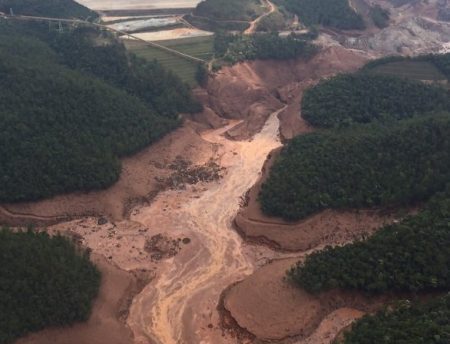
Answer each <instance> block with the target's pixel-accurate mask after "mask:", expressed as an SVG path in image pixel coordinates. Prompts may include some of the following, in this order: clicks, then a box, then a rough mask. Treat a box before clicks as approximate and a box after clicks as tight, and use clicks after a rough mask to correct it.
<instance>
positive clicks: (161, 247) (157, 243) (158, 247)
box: [144, 234, 181, 261]
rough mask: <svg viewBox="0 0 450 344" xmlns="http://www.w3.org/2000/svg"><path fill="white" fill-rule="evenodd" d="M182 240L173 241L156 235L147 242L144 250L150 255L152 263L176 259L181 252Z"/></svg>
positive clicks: (161, 235)
mask: <svg viewBox="0 0 450 344" xmlns="http://www.w3.org/2000/svg"><path fill="white" fill-rule="evenodd" d="M180 242H181V239H178V240H175V239H171V238H169V237H167V236H164V235H163V234H156V235H154V236H152V237H151V238H150V239H147V241H146V242H145V246H144V250H145V251H146V252H148V253H149V254H150V257H151V259H152V261H159V260H161V259H166V258H171V257H174V256H176V255H177V254H178V252H180V250H181V247H180Z"/></svg>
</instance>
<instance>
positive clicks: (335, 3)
mask: <svg viewBox="0 0 450 344" xmlns="http://www.w3.org/2000/svg"><path fill="white" fill-rule="evenodd" d="M274 2H275V3H276V4H277V5H279V6H282V7H283V8H285V9H286V10H287V11H289V12H292V13H294V14H296V15H298V17H299V19H300V22H301V23H302V24H305V25H307V26H314V25H323V26H328V27H332V28H337V29H342V30H352V29H356V30H362V29H364V28H365V24H364V20H363V18H362V17H361V15H360V14H358V13H356V12H355V11H354V10H353V9H352V8H351V7H350V5H349V2H348V1H347V0H275V1H274Z"/></svg>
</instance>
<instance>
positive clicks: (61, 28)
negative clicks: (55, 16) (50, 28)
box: [58, 21, 64, 33]
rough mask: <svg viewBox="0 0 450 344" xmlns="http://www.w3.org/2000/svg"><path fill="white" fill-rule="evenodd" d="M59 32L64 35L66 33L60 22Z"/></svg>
mask: <svg viewBox="0 0 450 344" xmlns="http://www.w3.org/2000/svg"><path fill="white" fill-rule="evenodd" d="M58 31H59V33H63V32H64V30H63V26H62V24H61V22H60V21H59V22H58Z"/></svg>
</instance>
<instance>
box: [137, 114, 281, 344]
mask: <svg viewBox="0 0 450 344" xmlns="http://www.w3.org/2000/svg"><path fill="white" fill-rule="evenodd" d="M283 109H284V108H283ZM283 109H281V110H279V111H277V112H275V113H273V114H272V115H271V116H270V118H269V120H268V121H267V123H266V125H265V127H264V128H263V130H262V131H261V132H260V133H259V134H257V135H256V136H255V137H254V138H253V140H252V141H250V142H248V141H246V142H235V141H230V140H227V139H226V138H225V137H224V136H223V135H222V133H224V132H225V131H226V130H227V129H229V128H223V129H221V130H216V131H212V132H209V133H205V134H204V135H203V138H204V139H205V140H207V141H210V142H212V143H216V144H219V145H220V146H221V149H223V151H224V154H223V156H222V164H223V165H226V166H227V167H228V170H227V174H226V176H225V177H224V179H223V180H222V181H221V182H219V183H217V184H216V185H215V186H213V187H210V188H208V190H206V191H205V192H203V193H202V194H200V196H199V198H195V199H191V200H190V201H187V202H185V203H184V204H183V205H182V206H181V208H180V209H175V210H173V211H172V212H168V213H166V220H167V219H168V220H169V221H170V224H168V225H170V226H172V227H174V228H183V232H184V233H189V234H190V237H191V238H192V239H193V244H192V245H194V247H195V248H194V249H192V250H191V252H185V254H180V255H178V256H176V257H175V258H173V260H171V261H167V262H165V263H163V264H165V267H163V268H162V269H161V270H160V271H161V273H160V274H159V275H160V276H159V278H157V279H156V280H155V281H154V282H153V283H151V284H150V285H148V286H147V287H146V288H145V289H144V290H143V292H142V293H141V294H140V295H138V296H137V297H136V298H135V299H134V302H133V304H132V306H131V309H130V315H129V318H128V325H129V326H130V327H131V329H132V330H133V332H134V335H135V343H149V342H155V343H158V344H182V343H186V344H187V343H217V344H218V343H228V341H227V339H226V337H223V336H222V333H221V332H220V330H219V329H218V323H219V315H218V312H217V310H216V306H217V302H218V300H219V298H220V294H221V292H222V290H223V289H225V288H226V287H227V286H228V285H230V284H232V283H234V282H236V281H238V280H240V279H242V278H243V277H245V276H247V275H249V274H250V273H252V272H253V271H254V268H255V264H254V261H253V260H252V258H251V257H250V256H249V255H248V254H246V252H245V245H243V243H242V239H241V237H240V236H239V235H238V234H237V233H236V232H235V231H234V230H233V229H232V219H233V218H234V216H235V215H236V213H237V211H238V209H239V199H240V197H241V196H242V195H243V194H244V193H245V192H246V191H247V190H248V189H249V188H250V187H251V186H252V185H253V184H254V183H255V182H256V180H257V179H258V176H259V174H260V171H261V168H262V165H263V163H264V161H265V159H266V156H267V155H268V154H269V153H270V151H272V150H273V149H274V148H276V147H278V146H280V145H281V144H280V142H279V139H278V128H279V121H278V118H277V116H278V113H279V112H281V111H282V110H283ZM186 192H188V191H186ZM180 197H182V196H180ZM158 211H160V209H158V200H156V203H154V205H152V206H150V207H147V208H142V209H141V210H140V211H138V213H137V214H136V215H135V216H133V218H132V220H133V221H138V222H140V223H142V224H143V225H145V226H149V227H152V226H154V225H157V224H155V219H157V216H158V215H157V214H158ZM213 327H214V328H215V329H212V328H213Z"/></svg>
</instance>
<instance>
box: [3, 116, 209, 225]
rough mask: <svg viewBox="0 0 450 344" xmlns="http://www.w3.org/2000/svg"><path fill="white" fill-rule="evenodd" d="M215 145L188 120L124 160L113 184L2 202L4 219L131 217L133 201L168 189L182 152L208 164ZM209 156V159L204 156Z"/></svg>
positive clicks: (15, 221) (50, 220)
mask: <svg viewBox="0 0 450 344" xmlns="http://www.w3.org/2000/svg"><path fill="white" fill-rule="evenodd" d="M214 150H215V148H214V146H213V145H211V144H210V143H208V142H205V141H204V140H202V139H201V137H200V135H199V134H198V133H197V132H196V130H195V126H193V125H192V124H190V122H186V123H185V125H184V126H183V127H181V128H180V129H177V130H175V131H174V132H172V133H170V134H169V135H167V136H166V137H164V138H163V139H162V140H160V141H159V142H157V143H156V144H154V145H152V146H150V147H148V148H146V149H144V150H143V151H141V152H140V153H138V154H136V155H133V156H131V157H127V158H125V159H123V160H122V174H121V176H120V179H119V181H118V182H117V183H115V184H114V185H113V186H112V187H110V188H108V189H106V190H102V191H94V192H88V193H81V192H79V193H71V194H66V195H60V196H56V197H53V198H51V199H46V200H42V201H38V202H26V203H15V204H1V205H0V222H2V223H9V224H11V225H26V224H28V223H34V224H37V225H47V224H52V223H57V222H61V220H64V219H72V218H81V217H83V216H90V215H95V216H106V217H108V218H111V219H112V220H114V221H119V220H122V219H124V218H126V217H127V215H128V212H129V210H130V209H131V208H132V207H133V205H136V204H140V203H143V202H149V201H151V200H152V199H153V197H154V196H155V195H156V194H157V193H158V192H159V191H161V190H164V189H165V185H164V183H162V182H161V181H159V180H162V179H164V178H166V177H168V176H169V175H170V174H171V173H172V171H171V170H170V169H169V168H168V165H170V163H171V162H172V161H174V160H175V159H176V157H177V156H182V157H183V158H184V159H187V160H190V161H192V162H193V163H194V164H204V163H206V162H207V161H208V159H209V157H211V156H213V154H214ZM202 159H205V160H202Z"/></svg>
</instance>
